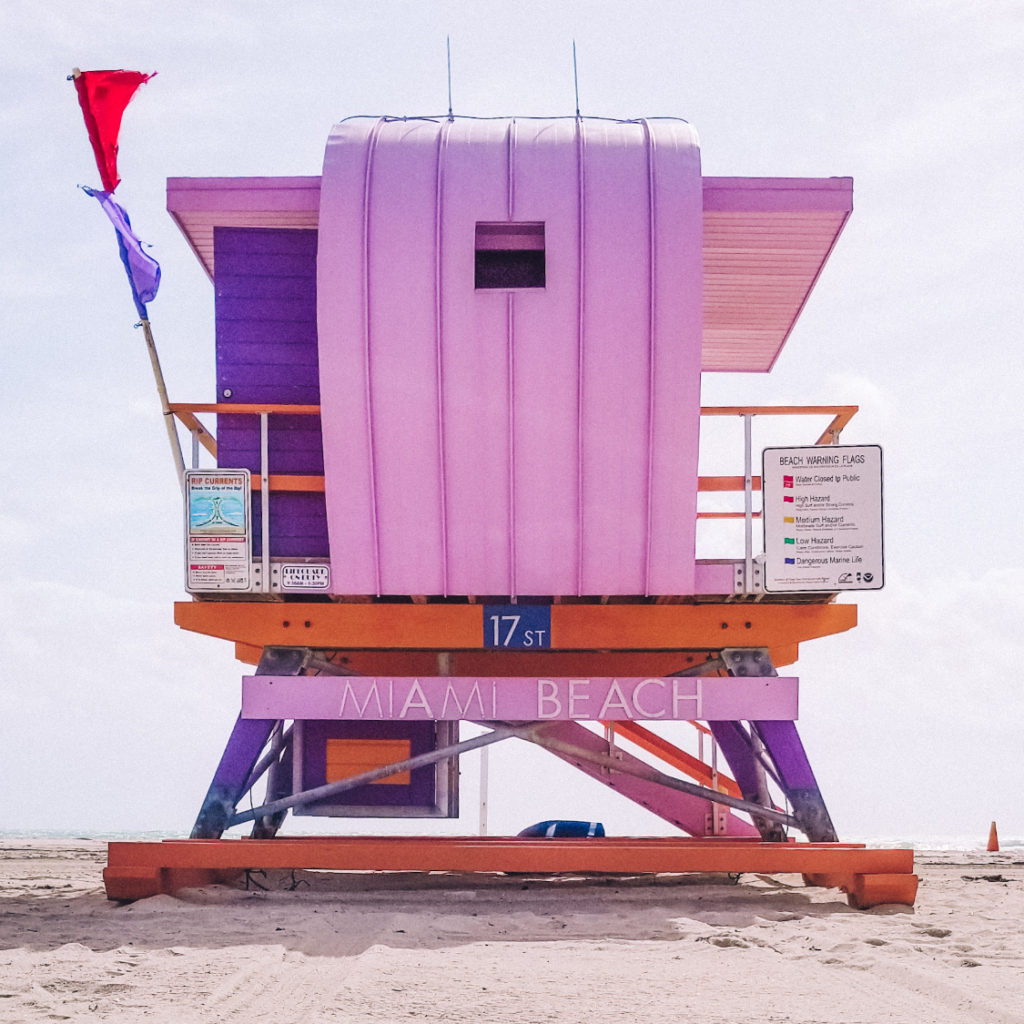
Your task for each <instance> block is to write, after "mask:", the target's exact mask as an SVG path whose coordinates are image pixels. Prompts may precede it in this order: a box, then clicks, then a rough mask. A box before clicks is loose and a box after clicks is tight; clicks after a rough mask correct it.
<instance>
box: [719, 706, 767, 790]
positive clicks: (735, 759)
mask: <svg viewBox="0 0 1024 1024" xmlns="http://www.w3.org/2000/svg"><path fill="white" fill-rule="evenodd" d="M709 725H710V727H711V733H712V735H713V736H714V737H715V742H716V743H717V744H718V747H719V749H720V750H721V751H722V754H723V755H724V756H725V760H726V762H727V763H728V765H729V771H730V772H732V777H733V778H734V779H735V780H736V783H737V785H738V786H739V787H740V791H741V792H742V793H743V796H744V797H745V798H746V799H747V800H753V799H756V796H757V788H758V785H757V784H758V778H757V773H756V772H755V770H754V754H753V751H752V750H751V749H750V741H749V739H748V738H747V736H746V735H745V733H744V731H743V727H742V726H741V725H740V723H739V722H738V721H734V722H710V723H709Z"/></svg>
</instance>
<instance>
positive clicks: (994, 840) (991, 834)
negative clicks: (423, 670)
mask: <svg viewBox="0 0 1024 1024" xmlns="http://www.w3.org/2000/svg"><path fill="white" fill-rule="evenodd" d="M988 852H989V853H998V852H999V833H998V832H996V823H995V822H994V821H993V822H992V827H991V828H990V829H989V830H988Z"/></svg>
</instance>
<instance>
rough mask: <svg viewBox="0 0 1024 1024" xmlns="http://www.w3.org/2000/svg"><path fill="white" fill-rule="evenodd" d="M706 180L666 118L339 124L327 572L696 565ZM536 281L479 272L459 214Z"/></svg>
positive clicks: (330, 202) (516, 578) (650, 569)
mask: <svg viewBox="0 0 1024 1024" xmlns="http://www.w3.org/2000/svg"><path fill="white" fill-rule="evenodd" d="M702 216H703V201H702V190H701V174H700V156H699V148H698V144H697V140H696V135H695V133H694V132H693V130H692V129H691V128H690V126H689V125H687V124H686V123H685V122H681V121H672V120H654V121H640V122H631V123H620V122H612V121H598V120H593V121H591V120H582V121H579V122H577V121H574V120H572V119H565V120H551V121H545V120H525V121H511V120H507V121H506V120H493V121H473V120H466V121H462V120H455V121H453V122H447V121H439V122H438V121H384V120H370V119H355V120H351V121H346V122H344V123H342V124H340V125H338V126H337V127H336V128H335V129H334V131H333V132H332V133H331V136H330V138H329V140H328V143H327V152H326V155H325V159H324V174H323V179H322V187H321V200H320V238H319V254H318V286H317V295H318V330H319V350H320V389H321V404H322V410H323V431H324V461H325V473H326V478H327V512H328V525H329V531H330V543H331V563H332V577H333V589H334V591H335V592H337V593H364V594H475V595H506V594H510V595H530V594H536V595H551V594H554V595H569V594H643V593H648V594H669V593H671V594H685V593H692V592H693V589H694V586H693V583H694V578H693V577H694V523H695V513H696V488H697V434H698V423H699V386H700V353H701V245H702V238H701V225H702ZM503 221H518V222H542V223H543V224H544V229H545V248H546V285H545V287H544V288H538V289H515V290H508V291H505V290H499V289H487V290H483V289H481V290H476V289H475V288H474V259H475V245H474V243H475V229H476V225H477V223H478V222H503Z"/></svg>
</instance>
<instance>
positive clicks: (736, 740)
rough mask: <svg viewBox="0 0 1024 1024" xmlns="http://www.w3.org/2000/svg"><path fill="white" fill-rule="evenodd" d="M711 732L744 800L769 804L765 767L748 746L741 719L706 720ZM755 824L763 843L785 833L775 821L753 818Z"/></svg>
mask: <svg viewBox="0 0 1024 1024" xmlns="http://www.w3.org/2000/svg"><path fill="white" fill-rule="evenodd" d="M708 725H709V726H710V727H711V734H712V735H713V736H714V737H715V742H716V743H717V744H718V749H719V750H721V752H722V754H723V755H724V756H725V760H726V762H727V763H728V765H729V770H730V771H731V772H732V775H733V778H734V779H735V780H736V784H737V785H738V786H739V787H740V791H741V792H742V793H743V798H744V800H750V801H752V802H753V803H759V804H762V805H765V804H768V803H769V796H768V787H767V785H766V783H765V778H764V768H762V767H761V765H760V764H759V763H758V760H757V758H756V757H755V755H754V751H753V747H752V746H751V742H750V736H749V735H748V734H747V731H746V730H745V729H744V728H743V725H742V724H741V723H740V722H709V723H708ZM754 824H755V825H757V830H758V831H759V832H760V833H761V838H762V839H763V840H764V841H765V842H766V843H780V842H783V841H784V840H785V838H786V833H785V831H784V830H783V828H782V826H781V825H780V824H779V823H778V822H777V821H768V820H767V819H766V818H756V819H755V821H754Z"/></svg>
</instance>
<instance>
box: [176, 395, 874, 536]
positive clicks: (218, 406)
mask: <svg viewBox="0 0 1024 1024" xmlns="http://www.w3.org/2000/svg"><path fill="white" fill-rule="evenodd" d="M320 408H321V407H320V406H319V405H287V404H283V403H279V402H269V403H255V402H244V403H243V402H238V403H232V402H171V403H169V404H168V409H169V411H170V412H171V413H172V414H173V415H174V416H176V417H177V418H178V420H180V421H181V423H182V425H183V426H184V427H185V428H186V429H187V430H189V432H190V433H191V434H192V436H193V437H194V438H195V439H196V440H197V441H198V443H199V444H201V445H202V446H203V448H205V449H206V450H207V451H208V452H209V453H210V454H211V455H212V456H214V458H216V456H217V438H216V436H215V435H214V433H213V432H212V431H211V430H210V429H209V428H208V427H207V426H206V425H205V424H203V423H202V422H201V421H200V420H199V418H198V415H197V414H198V413H218V414H227V415H238V416H246V415H250V416H253V415H261V414H268V415H272V416H273V415H279V416H285V415H287V416H319V415H320ZM858 409H859V406H856V405H712V406H701V410H700V414H701V416H709V417H710V416H716V417H721V416H736V417H745V416H828V415H831V416H832V419H831V421H830V422H829V424H828V426H827V427H825V429H824V431H822V433H821V435H820V436H819V437H818V439H817V440H816V441H814V442H813V443H814V444H815V445H823V444H832V443H835V442H836V441H837V440H838V438H839V435H840V433H841V432H842V430H843V428H844V427H845V426H846V424H847V423H849V422H850V420H851V419H852V418H853V416H854V415H855V414H856V413H857V411H858ZM269 485H270V489H271V490H274V491H303V492H309V493H317V492H323V490H324V478H323V477H322V476H310V475H299V474H289V473H272V474H270V477H269ZM750 488H751V490H752V491H759V490H761V478H760V477H759V476H754V477H751V480H750ZM252 489H253V490H254V491H258V490H260V480H259V478H257V477H255V476H254V477H253V479H252ZM697 490H698V491H700V492H703V493H714V492H741V491H745V490H746V478H745V477H743V476H701V477H698V478H697ZM759 515H760V513H757V512H755V513H753V518H755V519H756V518H758V517H759ZM744 516H745V513H744V512H698V513H697V517H698V518H700V519H737V518H743V517H744Z"/></svg>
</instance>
